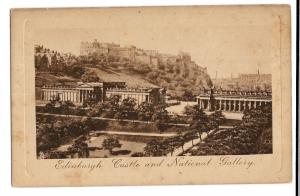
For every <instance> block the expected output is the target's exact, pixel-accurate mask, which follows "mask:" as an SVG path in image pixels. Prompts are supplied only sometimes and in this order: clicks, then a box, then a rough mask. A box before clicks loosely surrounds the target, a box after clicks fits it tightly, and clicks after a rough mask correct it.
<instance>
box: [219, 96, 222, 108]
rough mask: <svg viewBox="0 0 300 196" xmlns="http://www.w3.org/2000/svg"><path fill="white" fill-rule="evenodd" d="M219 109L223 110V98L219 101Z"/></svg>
mask: <svg viewBox="0 0 300 196" xmlns="http://www.w3.org/2000/svg"><path fill="white" fill-rule="evenodd" d="M219 110H220V111H221V110H222V99H220V102H219Z"/></svg>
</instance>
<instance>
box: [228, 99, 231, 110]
mask: <svg viewBox="0 0 300 196" xmlns="http://www.w3.org/2000/svg"><path fill="white" fill-rule="evenodd" d="M228 109H229V111H231V100H229V107H228Z"/></svg>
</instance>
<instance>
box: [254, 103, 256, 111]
mask: <svg viewBox="0 0 300 196" xmlns="http://www.w3.org/2000/svg"><path fill="white" fill-rule="evenodd" d="M254 108H255V109H256V101H254Z"/></svg>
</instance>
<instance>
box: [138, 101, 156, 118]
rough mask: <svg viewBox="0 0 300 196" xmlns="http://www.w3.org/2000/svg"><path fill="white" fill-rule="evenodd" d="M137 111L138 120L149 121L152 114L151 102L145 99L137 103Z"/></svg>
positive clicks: (152, 106)
mask: <svg viewBox="0 0 300 196" xmlns="http://www.w3.org/2000/svg"><path fill="white" fill-rule="evenodd" d="M137 111H138V118H139V120H146V121H149V120H151V118H152V116H153V114H154V105H153V103H149V102H146V101H145V102H143V103H141V104H140V105H139V107H138V108H137Z"/></svg>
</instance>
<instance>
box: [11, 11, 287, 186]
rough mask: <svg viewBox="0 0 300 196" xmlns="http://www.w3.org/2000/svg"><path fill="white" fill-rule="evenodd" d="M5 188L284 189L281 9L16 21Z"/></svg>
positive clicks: (68, 14) (27, 16)
mask: <svg viewBox="0 0 300 196" xmlns="http://www.w3.org/2000/svg"><path fill="white" fill-rule="evenodd" d="M11 83H12V85H11V100H12V105H11V107H12V185H13V186H102V185H172V184H178V185H180V184H229V183H284V182H290V181H291V178H292V177H291V174H292V169H291V168H292V160H291V159H292V156H291V141H292V140H291V133H292V127H291V107H292V105H291V24H290V6H289V5H244V6H238V5H232V6H166V7H123V8H121V7H119V8H55V9H54V8H52V9H12V10H11Z"/></svg>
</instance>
